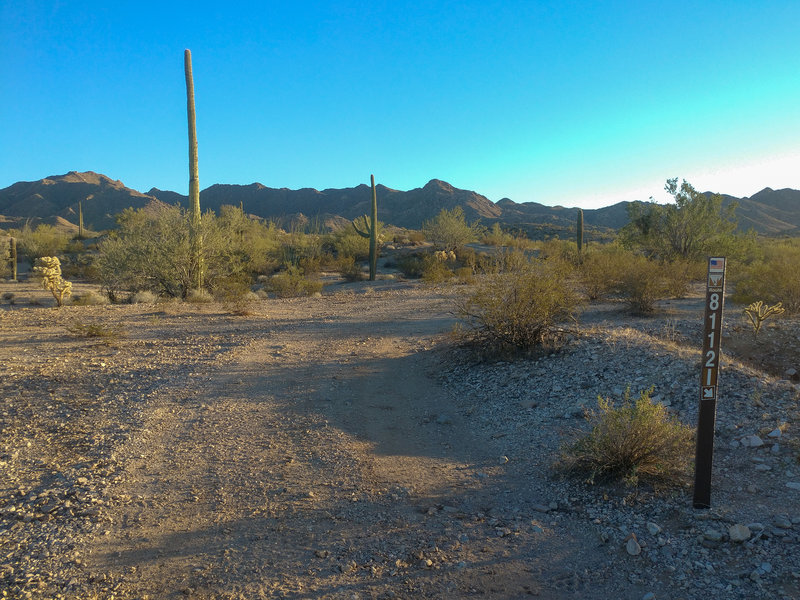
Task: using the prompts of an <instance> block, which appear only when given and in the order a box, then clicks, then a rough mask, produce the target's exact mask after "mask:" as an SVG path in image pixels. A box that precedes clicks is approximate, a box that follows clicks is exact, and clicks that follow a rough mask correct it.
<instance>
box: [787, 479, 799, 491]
mask: <svg viewBox="0 0 800 600" xmlns="http://www.w3.org/2000/svg"><path fill="white" fill-rule="evenodd" d="M786 487H788V488H789V489H790V490H798V491H800V481H787V482H786Z"/></svg>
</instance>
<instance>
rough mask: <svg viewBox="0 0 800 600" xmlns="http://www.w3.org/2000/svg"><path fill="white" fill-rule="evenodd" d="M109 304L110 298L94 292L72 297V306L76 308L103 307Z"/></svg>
mask: <svg viewBox="0 0 800 600" xmlns="http://www.w3.org/2000/svg"><path fill="white" fill-rule="evenodd" d="M109 302H110V301H109V299H108V296H106V295H104V294H98V293H97V292H93V291H88V292H86V293H83V294H81V295H80V296H76V295H74V294H73V296H72V304H74V305H76V306H102V305H104V304H109Z"/></svg>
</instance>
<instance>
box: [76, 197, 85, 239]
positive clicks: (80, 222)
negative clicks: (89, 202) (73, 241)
mask: <svg viewBox="0 0 800 600" xmlns="http://www.w3.org/2000/svg"><path fill="white" fill-rule="evenodd" d="M85 237H86V236H85V235H84V231H83V204H81V201H80V200H78V239H79V240H82V239H83V238H85Z"/></svg>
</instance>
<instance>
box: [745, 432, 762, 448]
mask: <svg viewBox="0 0 800 600" xmlns="http://www.w3.org/2000/svg"><path fill="white" fill-rule="evenodd" d="M745 439H746V440H747V444H746V445H747V446H749V447H750V448H760V447H761V446H763V445H764V440H762V439H761V438H760V437H758V436H757V435H749V436H747V437H746V438H743V439H742V443H743V444H744V440H745Z"/></svg>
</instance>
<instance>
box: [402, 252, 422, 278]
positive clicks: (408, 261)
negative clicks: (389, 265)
mask: <svg viewBox="0 0 800 600" xmlns="http://www.w3.org/2000/svg"><path fill="white" fill-rule="evenodd" d="M424 256H425V255H424V254H419V253H414V254H405V255H403V256H401V257H400V258H398V259H397V268H398V269H399V270H400V272H401V273H402V274H403V275H405V276H406V277H412V278H414V279H416V278H419V277H422V273H423V271H424V269H425V263H424V261H423V257H424Z"/></svg>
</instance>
